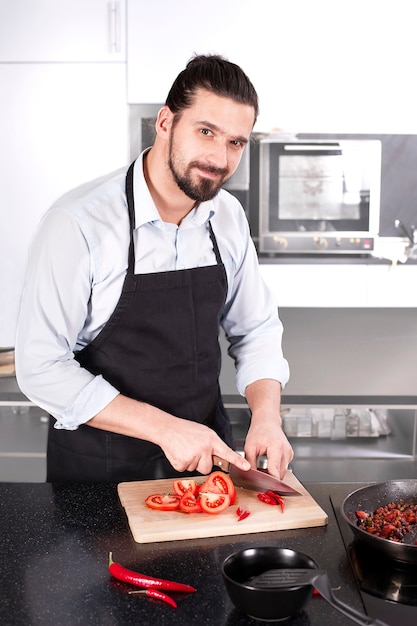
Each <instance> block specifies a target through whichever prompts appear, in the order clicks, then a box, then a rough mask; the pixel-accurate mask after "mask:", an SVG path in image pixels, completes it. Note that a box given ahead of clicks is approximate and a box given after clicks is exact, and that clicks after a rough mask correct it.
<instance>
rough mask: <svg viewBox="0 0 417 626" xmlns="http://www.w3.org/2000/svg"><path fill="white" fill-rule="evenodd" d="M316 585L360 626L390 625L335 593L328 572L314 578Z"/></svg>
mask: <svg viewBox="0 0 417 626" xmlns="http://www.w3.org/2000/svg"><path fill="white" fill-rule="evenodd" d="M313 584H314V587H315V588H316V589H317V591H318V592H319V594H320V595H321V596H322V597H323V598H324V599H325V600H326V601H327V602H328V603H329V604H330V605H331V606H332V607H333V608H334V609H336V610H337V611H339V612H340V613H342V614H343V615H346V617H348V618H349V619H351V620H352V621H353V622H355V623H356V624H359V626H388V624H386V623H385V622H382V621H381V620H379V619H374V618H373V617H370V616H368V615H365V614H364V613H361V612H360V611H357V610H356V609H354V608H353V607H351V606H349V605H348V604H345V603H344V602H342V601H341V600H339V598H338V597H337V596H335V595H334V593H333V591H332V588H331V586H330V583H329V579H328V577H327V574H325V573H324V574H320V575H318V576H317V577H315V578H314V581H313Z"/></svg>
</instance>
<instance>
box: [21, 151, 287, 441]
mask: <svg viewBox="0 0 417 626" xmlns="http://www.w3.org/2000/svg"><path fill="white" fill-rule="evenodd" d="M126 171H127V168H123V169H121V170H118V171H117V172H114V173H112V174H109V175H107V176H105V177H103V178H100V179H98V180H95V181H92V182H90V183H87V184H85V185H82V186H81V187H78V188H77V189H75V190H73V191H71V192H69V193H67V194H66V195H64V196H63V197H62V198H60V199H59V200H58V201H57V202H56V203H55V204H54V205H53V206H52V207H51V208H50V209H49V211H48V212H47V213H46V214H45V216H44V217H43V219H42V221H41V223H40V225H39V229H38V232H37V234H36V236H35V237H34V240H33V242H32V244H31V251H30V255H29V263H28V270H27V276H26V283H25V288H24V292H23V297H22V304H21V311H20V318H19V323H18V330H17V337H16V345H15V356H16V374H17V380H18V384H19V386H20V388H21V390H22V391H23V393H24V394H25V395H26V396H27V397H28V398H29V399H30V400H31V401H32V402H34V403H35V404H37V405H38V406H40V407H42V408H43V409H44V410H45V411H48V412H49V413H51V415H53V416H54V417H55V418H56V419H57V424H56V427H57V428H66V429H69V430H74V429H76V428H77V427H78V426H79V425H80V424H82V423H84V422H86V421H88V420H89V419H91V418H92V417H94V415H96V414H97V413H98V412H99V411H101V410H102V409H103V408H104V407H105V406H107V404H109V403H110V402H111V401H112V400H113V399H114V398H115V396H116V395H117V394H118V393H119V391H118V390H117V389H115V388H114V387H113V386H112V385H111V384H110V383H108V382H107V381H106V380H105V379H104V378H103V377H102V376H94V375H92V374H91V373H90V372H88V371H87V370H86V369H84V368H82V367H81V366H80V365H79V363H78V362H77V361H76V360H75V359H74V353H76V352H77V351H79V350H81V349H82V348H83V347H84V346H86V345H87V344H89V343H90V342H91V341H92V340H93V339H94V338H95V337H96V336H97V334H98V333H99V332H100V330H101V329H102V328H103V326H104V325H105V323H106V321H107V320H108V318H109V317H110V315H111V313H112V312H113V311H114V309H115V307H116V304H117V301H118V299H119V296H120V293H121V290H122V285H123V281H124V278H125V275H126V269H127V257H128V249H129V217H128V210H127V202H126V195H125V176H126ZM134 196H135V219H136V228H135V232H134V241H135V273H150V272H164V271H175V270H178V269H186V268H192V267H201V266H206V265H214V264H215V263H216V258H215V255H214V252H213V247H212V243H211V240H210V237H209V234H208V228H207V224H208V221H209V220H210V221H211V225H212V227H213V231H214V234H215V236H216V239H217V243H218V247H219V250H220V254H221V257H222V260H223V263H224V265H225V268H226V274H227V281H228V292H227V299H226V304H225V308H224V312H223V316H222V319H221V325H222V327H223V328H224V331H225V335H226V337H227V339H228V340H229V342H230V346H229V350H228V351H229V354H230V356H231V357H232V358H233V359H234V361H235V365H236V386H237V388H238V390H239V393H241V394H242V395H243V396H244V395H245V389H246V387H247V385H249V384H250V383H252V382H254V381H256V380H259V379H262V378H272V379H275V380H278V381H280V382H281V384H282V386H283V387H284V386H285V384H286V383H287V381H288V377H289V370H288V364H287V361H286V360H285V359H284V358H283V355H282V349H281V340H282V324H281V322H280V320H279V317H278V312H277V304H276V302H275V301H274V299H273V297H272V295H271V293H270V291H269V290H268V288H267V286H266V284H265V283H264V281H263V279H262V277H261V276H260V274H259V270H258V258H257V254H256V250H255V247H254V245H253V242H252V239H251V237H250V232H249V225H248V222H247V219H246V215H245V213H244V211H243V208H242V206H241V205H240V203H239V202H238V201H237V200H236V198H234V197H233V196H232V195H231V194H229V193H228V192H227V191H225V190H221V191H220V193H219V194H218V195H217V196H216V197H215V198H214V199H213V200H210V201H208V202H204V203H202V204H200V205H199V206H198V208H196V209H193V210H192V211H191V212H190V213H189V214H188V215H187V216H186V217H185V218H184V219H183V221H182V222H181V224H180V225H179V226H177V225H175V224H171V223H165V222H162V221H161V218H160V216H159V213H158V211H157V209H156V207H155V204H154V202H153V200H152V197H151V195H150V193H149V190H148V187H147V185H146V182H145V179H144V176H143V169H142V155H141V156H140V157H139V159H138V160H137V162H136V164H135V168H134Z"/></svg>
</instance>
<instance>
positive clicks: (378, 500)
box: [341, 479, 417, 564]
mask: <svg viewBox="0 0 417 626" xmlns="http://www.w3.org/2000/svg"><path fill="white" fill-rule="evenodd" d="M398 500H404V501H406V502H411V503H413V504H416V503H417V479H416V480H415V479H406V480H389V481H387V482H383V483H375V484H373V485H367V486H366V487H361V488H360V489H356V491H353V492H352V493H350V494H349V495H348V496H346V498H345V499H344V500H343V502H342V504H341V514H342V517H343V518H344V519H345V520H346V521H347V523H348V524H349V526H350V527H351V529H352V531H353V533H354V535H355V537H356V539H357V540H358V541H359V542H362V543H364V544H367V545H368V546H369V547H371V548H373V549H374V550H378V552H379V553H380V554H381V555H384V556H386V557H388V558H390V559H394V560H396V561H403V562H406V563H415V564H416V563H417V545H412V544H406V543H397V542H395V541H390V540H389V539H383V538H381V537H376V536H375V535H371V534H370V533H368V532H366V531H365V530H362V529H361V528H358V525H357V517H356V511H358V510H359V511H366V512H367V513H373V512H374V511H375V509H377V508H378V507H380V506H385V505H386V504H389V503H390V502H397V501H398Z"/></svg>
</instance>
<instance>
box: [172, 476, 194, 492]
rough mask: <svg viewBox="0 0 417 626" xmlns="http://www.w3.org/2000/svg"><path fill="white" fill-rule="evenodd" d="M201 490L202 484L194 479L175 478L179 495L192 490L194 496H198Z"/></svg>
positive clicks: (175, 485) (175, 487)
mask: <svg viewBox="0 0 417 626" xmlns="http://www.w3.org/2000/svg"><path fill="white" fill-rule="evenodd" d="M199 490H200V485H199V484H198V483H197V482H196V481H195V480H192V479H187V478H183V479H181V480H174V491H175V493H176V494H178V495H179V496H183V495H184V493H186V492H187V491H190V492H191V493H192V494H193V496H196V495H197V494H198V492H199Z"/></svg>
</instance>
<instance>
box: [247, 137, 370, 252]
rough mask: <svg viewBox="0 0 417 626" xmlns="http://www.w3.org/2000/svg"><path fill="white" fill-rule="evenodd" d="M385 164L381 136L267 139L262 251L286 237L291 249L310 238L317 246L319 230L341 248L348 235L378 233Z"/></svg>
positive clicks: (263, 157)
mask: <svg viewBox="0 0 417 626" xmlns="http://www.w3.org/2000/svg"><path fill="white" fill-rule="evenodd" d="M380 163H381V156H380V142H379V141H353V140H346V141H331V142H290V143H283V142H274V141H271V140H268V139H267V140H263V141H261V145H260V187H259V189H260V216H259V224H260V250H261V251H264V252H270V251H273V250H274V249H277V246H276V243H277V242H278V243H279V242H280V243H281V244H282V243H283V241H285V242H286V246H285V251H287V252H291V251H299V250H298V249H297V250H296V249H295V248H294V243H295V242H297V247H298V248H300V245H301V248H303V245H302V244H300V242H303V241H304V248H306V249H308V247H309V246H310V247H311V251H314V250H317V235H320V236H321V237H322V238H323V237H325V238H329V237H330V238H332V239H333V240H334V241H335V242H337V244H338V247H339V249H340V247H341V245H342V247H343V240H344V239H349V238H350V239H352V238H353V239H354V238H359V239H367V240H368V239H369V238H370V237H372V235H376V234H377V233H378V230H379V201H380V167H381V165H380ZM322 240H323V241H324V239H322ZM268 242H269V245H266V244H267V243H268ZM271 242H272V248H271ZM309 242H310V243H309ZM278 249H279V247H278ZM318 249H319V250H320V249H321V251H329V247H328V246H326V247H325V248H324V247H323V248H320V246H319V248H318ZM307 251H308V250H307Z"/></svg>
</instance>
